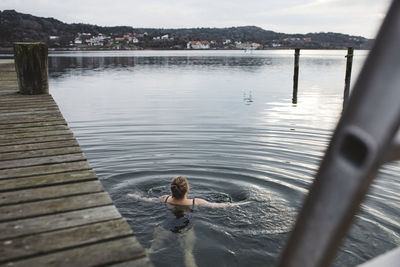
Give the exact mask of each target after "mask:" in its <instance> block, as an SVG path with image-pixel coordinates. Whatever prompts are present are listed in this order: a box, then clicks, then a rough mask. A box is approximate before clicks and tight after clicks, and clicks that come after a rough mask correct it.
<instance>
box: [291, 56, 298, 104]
mask: <svg viewBox="0 0 400 267" xmlns="http://www.w3.org/2000/svg"><path fill="white" fill-rule="evenodd" d="M299 56H300V49H299V48H296V49H295V50H294V75H293V97H292V103H293V104H297V88H298V84H299Z"/></svg>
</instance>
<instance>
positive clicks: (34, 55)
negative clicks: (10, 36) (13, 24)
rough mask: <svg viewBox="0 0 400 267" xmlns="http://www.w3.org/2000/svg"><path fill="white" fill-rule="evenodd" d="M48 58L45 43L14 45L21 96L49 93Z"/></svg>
mask: <svg viewBox="0 0 400 267" xmlns="http://www.w3.org/2000/svg"><path fill="white" fill-rule="evenodd" d="M47 57H48V48H47V45H46V44H45V43H14V61H15V69H16V71H17V77H18V87H19V92H20V93H21V94H24V95H38V94H48V93H49V81H48V69H47V66H48V63H47V62H48V59H47Z"/></svg>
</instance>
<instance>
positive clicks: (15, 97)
mask: <svg viewBox="0 0 400 267" xmlns="http://www.w3.org/2000/svg"><path fill="white" fill-rule="evenodd" d="M14 86H15V85H12V84H9V85H7V86H5V87H3V88H6V87H14ZM53 103H55V102H54V99H53V98H52V97H51V96H50V95H39V96H26V95H20V94H18V93H15V92H13V93H10V94H8V95H3V96H2V97H1V99H0V105H3V104H4V105H11V104H20V105H21V104H42V105H47V104H53Z"/></svg>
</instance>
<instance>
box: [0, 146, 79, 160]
mask: <svg viewBox="0 0 400 267" xmlns="http://www.w3.org/2000/svg"><path fill="white" fill-rule="evenodd" d="M74 153H82V150H81V148H80V147H79V146H75V147H62V148H51V149H41V150H33V151H24V152H21V151H19V152H10V153H0V161H2V160H16V159H26V158H35V157H47V156H59V155H66V154H74Z"/></svg>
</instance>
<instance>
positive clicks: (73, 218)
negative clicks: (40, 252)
mask: <svg viewBox="0 0 400 267" xmlns="http://www.w3.org/2000/svg"><path fill="white" fill-rule="evenodd" d="M118 218H121V215H120V214H119V212H118V211H117V209H116V208H115V207H114V206H112V205H110V206H103V207H97V208H90V209H84V210H78V211H69V212H65V213H59V214H55V215H46V216H41V217H35V218H29V219H21V220H15V221H10V222H3V223H0V240H7V239H11V238H16V237H22V236H27V235H33V234H39V233H44V232H50V231H54V230H58V229H65V228H69V227H74V226H79V225H85V224H90V223H95V222H102V221H109V220H112V219H118ZM31 266H40V265H31Z"/></svg>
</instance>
